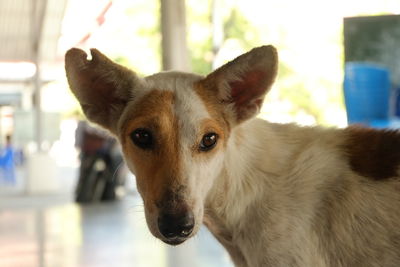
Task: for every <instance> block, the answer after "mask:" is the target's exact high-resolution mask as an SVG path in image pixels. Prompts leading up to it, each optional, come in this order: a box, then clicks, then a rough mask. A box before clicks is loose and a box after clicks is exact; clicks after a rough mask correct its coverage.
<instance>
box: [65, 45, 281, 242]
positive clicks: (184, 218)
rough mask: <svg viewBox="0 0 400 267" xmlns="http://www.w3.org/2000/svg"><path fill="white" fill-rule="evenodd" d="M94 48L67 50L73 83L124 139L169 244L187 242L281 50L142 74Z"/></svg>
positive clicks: (99, 119)
mask: <svg viewBox="0 0 400 267" xmlns="http://www.w3.org/2000/svg"><path fill="white" fill-rule="evenodd" d="M91 56H92V59H91V60H88V59H87V54H86V53H85V52H83V51H82V50H79V49H71V50H69V51H68V52H67V54H66V57H65V67H66V72H67V78H68V82H69V85H70V87H71V90H72V92H73V93H74V94H75V96H76V97H77V98H78V100H79V102H80V104H81V106H82V109H83V111H84V113H85V114H86V116H87V118H88V119H89V120H91V121H93V122H95V123H97V124H99V125H101V126H102V127H104V128H106V129H108V130H109V131H110V132H112V133H113V134H114V135H116V136H117V138H118V139H119V141H120V143H121V145H122V148H123V152H124V156H125V161H126V163H127V165H128V167H129V168H130V169H131V170H132V172H133V173H134V174H135V175H136V179H137V188H138V190H139V192H140V194H141V196H142V198H143V202H144V206H145V214H146V220H147V224H148V226H149V228H150V231H151V232H152V233H153V235H154V236H156V237H157V238H159V239H161V240H163V241H164V242H166V243H168V244H173V245H176V244H179V243H182V242H183V241H185V240H186V239H187V238H189V237H191V236H193V235H194V234H195V233H196V232H197V230H198V228H199V226H200V224H201V222H202V220H203V212H204V202H205V199H206V197H207V194H208V192H209V191H210V188H211V187H212V186H213V183H214V181H215V179H216V178H217V177H218V175H219V174H220V173H221V171H222V168H223V162H224V153H225V150H226V147H227V145H228V140H229V136H230V132H231V129H232V128H233V127H235V126H236V125H238V124H240V123H241V122H243V121H245V120H247V119H249V118H251V117H253V116H254V115H255V114H257V113H258V111H259V110H260V107H261V105H262V102H263V99H264V96H265V94H266V92H267V91H268V90H269V88H270V86H271V84H272V83H273V81H274V79H275V76H276V72H277V53H276V50H275V48H273V47H272V46H263V47H259V48H255V49H253V50H251V51H250V52H248V53H246V54H244V55H242V56H240V57H238V58H236V59H235V60H233V61H231V62H229V63H227V64H225V65H224V66H222V67H221V68H219V69H218V70H216V71H214V72H212V73H211V74H209V75H208V76H206V77H202V76H198V75H194V74H187V73H178V72H162V73H158V74H154V75H151V76H148V77H144V78H139V77H138V76H137V75H136V74H135V73H134V72H132V71H130V70H128V69H126V68H125V67H123V66H120V65H118V64H116V63H114V62H112V61H111V60H109V59H108V58H107V57H106V56H104V55H103V54H101V53H100V52H99V51H97V50H95V49H92V50H91Z"/></svg>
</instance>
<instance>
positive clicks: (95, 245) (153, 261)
mask: <svg viewBox="0 0 400 267" xmlns="http://www.w3.org/2000/svg"><path fill="white" fill-rule="evenodd" d="M47 266H50V267H75V266H79V267H86V266H87V267H103V266H104V267H109V266H113V267H125V266H135V267H141V266H143V267H153V266H154V267H172V266H173V267H184V266H185V267H187V266H190V267H203V266H204V267H206V266H207V267H214V266H215V267H217V266H218V267H231V266H233V265H232V263H231V262H230V260H229V257H228V255H227V254H226V252H225V251H224V250H223V248H222V247H221V246H220V245H219V244H218V243H217V242H216V241H215V240H214V238H213V237H212V236H211V235H210V234H209V232H208V231H207V230H206V229H202V230H201V231H200V233H199V234H198V235H197V236H196V237H195V238H193V239H192V240H189V241H187V242H185V244H184V245H183V246H179V247H178V248H175V247H174V248H173V247H169V246H167V245H165V244H163V243H161V242H160V241H158V240H157V239H155V238H154V237H153V236H151V234H150V233H149V231H148V229H147V226H146V222H145V219H144V214H143V207H142V205H141V200H140V199H139V197H138V196H137V195H131V196H128V197H125V198H124V200H122V201H117V202H110V203H100V204H95V205H85V206H79V205H76V204H75V203H73V202H72V201H71V199H69V197H68V196H64V197H60V196H37V197H11V196H8V197H6V196H4V197H0V267H47Z"/></svg>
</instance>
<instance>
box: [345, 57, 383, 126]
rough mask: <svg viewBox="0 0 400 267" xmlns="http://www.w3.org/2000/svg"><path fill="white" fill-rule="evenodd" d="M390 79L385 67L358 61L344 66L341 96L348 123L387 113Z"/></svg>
mask: <svg viewBox="0 0 400 267" xmlns="http://www.w3.org/2000/svg"><path fill="white" fill-rule="evenodd" d="M389 97H390V79H389V71H388V69H386V68H384V67H382V66H379V65H375V64H371V63H361V62H349V63H347V64H346V67H345V78H344V99H345V104H346V109H347V120H348V123H349V124H350V123H365V124H369V122H370V121H372V120H380V119H387V118H388V116H389Z"/></svg>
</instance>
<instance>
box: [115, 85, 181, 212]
mask: <svg viewBox="0 0 400 267" xmlns="http://www.w3.org/2000/svg"><path fill="white" fill-rule="evenodd" d="M173 103H174V94H173V92H170V91H160V90H153V91H151V92H150V93H148V94H147V95H145V96H143V98H142V99H141V100H140V101H139V102H138V103H137V104H135V105H134V107H133V108H132V109H131V110H130V111H129V114H130V116H129V118H127V121H126V122H125V125H126V127H124V129H123V132H122V136H121V137H120V138H121V140H123V143H124V145H123V149H124V152H125V158H126V161H132V162H134V166H136V170H135V172H136V173H135V174H136V179H137V184H138V190H139V192H140V193H141V195H142V197H143V199H144V202H145V203H146V202H147V203H149V204H150V205H148V207H149V208H150V207H151V206H153V205H155V204H156V203H157V202H160V201H162V200H163V198H164V197H165V195H166V194H169V193H168V192H165V188H169V189H171V188H172V189H173V188H174V186H175V185H177V184H179V183H178V182H177V180H179V179H180V177H181V166H180V160H179V158H180V154H179V151H180V149H179V147H178V146H179V140H178V138H179V127H178V120H177V118H176V116H175V115H174V112H173V109H172V106H173ZM138 128H146V129H148V130H150V131H151V133H152V135H153V140H154V147H153V148H152V149H150V150H143V149H141V148H139V147H137V146H135V145H134V144H133V142H132V141H131V139H130V134H131V133H132V132H133V131H134V130H135V129H138Z"/></svg>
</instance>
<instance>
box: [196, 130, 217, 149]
mask: <svg viewBox="0 0 400 267" xmlns="http://www.w3.org/2000/svg"><path fill="white" fill-rule="evenodd" d="M217 139H218V135H217V134H216V133H208V134H205V135H204V136H203V139H202V140H201V143H200V146H199V148H200V150H201V151H208V150H211V149H213V148H214V147H215V145H216V144H217Z"/></svg>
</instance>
